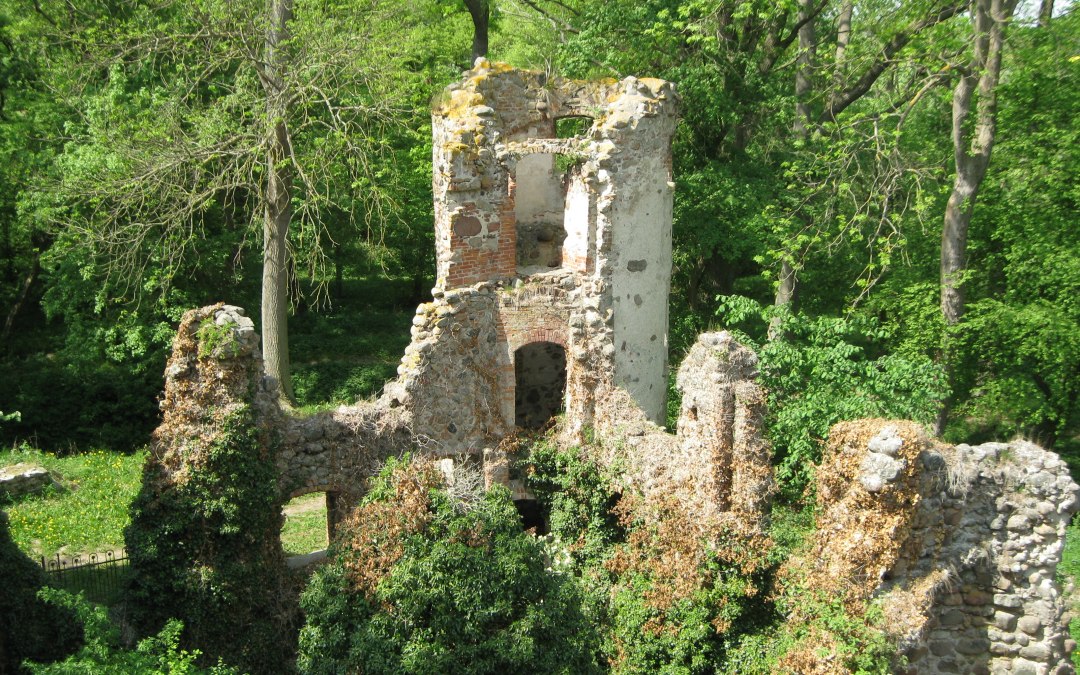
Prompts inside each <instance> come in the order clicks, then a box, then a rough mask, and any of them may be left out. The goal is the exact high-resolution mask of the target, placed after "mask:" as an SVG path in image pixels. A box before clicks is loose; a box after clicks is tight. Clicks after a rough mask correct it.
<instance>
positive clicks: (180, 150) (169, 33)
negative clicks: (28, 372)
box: [49, 0, 395, 399]
mask: <svg viewBox="0 0 1080 675" xmlns="http://www.w3.org/2000/svg"><path fill="white" fill-rule="evenodd" d="M384 5H385V3H380V2H378V1H377V0H369V1H368V2H366V3H360V4H357V3H344V2H331V3H325V2H315V1H311V0H271V1H270V2H263V1H262V0H246V1H245V2H225V1H224V0H201V1H200V2H196V3H181V2H178V1H172V0H169V1H167V2H164V3H151V2H145V1H143V0H121V1H120V2H119V3H118V8H117V11H111V12H109V13H102V14H100V15H97V16H94V15H90V14H87V15H85V16H83V15H78V16H79V17H80V19H81V20H80V21H79V22H78V23H76V24H74V25H67V24H63V23H61V22H59V21H54V22H52V23H50V24H49V25H51V26H52V28H51V29H50V30H52V31H54V32H55V35H56V38H57V41H58V42H59V43H60V44H66V45H68V46H70V48H71V52H72V53H74V52H80V55H81V56H82V59H81V60H75V59H73V58H70V57H68V60H67V61H66V62H65V63H66V65H68V66H70V67H71V68H73V69H74V70H75V72H76V73H77V74H78V75H77V76H76V77H72V76H63V77H61V76H59V75H63V74H62V73H59V74H58V78H57V82H56V83H54V84H55V86H56V87H57V91H58V93H59V95H60V96H62V97H64V98H65V99H66V100H67V101H68V102H69V103H70V105H71V106H72V107H73V108H75V109H76V110H78V111H79V112H80V114H81V116H82V124H81V125H76V126H74V127H73V131H74V134H73V135H74V137H73V139H72V141H71V142H70V143H68V146H67V152H66V154H65V157H64V158H62V162H61V167H62V171H61V176H62V182H61V184H60V185H59V186H53V189H54V190H55V191H56V192H57V194H58V195H59V196H60V199H62V200H64V201H65V202H66V204H68V207H67V208H65V209H64V210H62V211H56V212H55V214H54V215H55V225H56V227H57V229H58V231H59V232H60V235H61V236H62V237H66V239H67V241H68V243H69V244H70V245H72V246H76V247H79V248H82V249H84V250H88V252H89V254H90V256H89V257H90V258H91V259H93V260H95V261H98V262H99V265H100V268H101V269H103V270H105V271H106V274H107V275H108V279H109V281H107V283H106V286H108V287H110V288H111V287H113V286H115V287H116V288H115V289H113V290H111V291H110V292H111V293H115V294H117V295H119V296H121V297H134V296H138V295H140V294H143V293H145V292H146V288H147V286H148V284H147V282H146V280H147V279H148V278H154V279H156V280H157V282H156V283H157V284H158V285H159V286H162V287H167V286H168V284H169V280H170V279H171V278H172V277H173V276H174V275H175V274H177V273H178V272H179V271H180V270H181V269H182V268H183V265H184V261H185V259H186V258H188V257H191V256H192V255H195V254H198V252H199V248H200V242H201V240H202V239H203V237H204V236H205V234H206V231H207V229H208V228H211V229H213V228H218V227H222V226H225V227H229V226H230V224H235V225H237V226H241V227H245V228H250V229H251V230H253V231H257V232H259V231H261V233H262V237H261V248H262V253H263V263H264V265H263V277H262V278H263V283H262V289H261V295H262V300H261V303H260V304H261V309H262V315H261V332H262V335H263V351H264V358H265V359H266V366H267V372H268V374H269V375H270V376H272V377H274V378H276V379H277V380H278V381H279V382H280V383H281V388H282V392H283V394H284V395H285V397H286V398H288V399H291V396H292V391H291V379H290V369H289V356H288V329H287V317H288V313H289V303H290V295H289V293H290V290H292V291H293V292H295V291H296V289H297V288H298V286H297V284H296V283H295V276H296V272H297V270H298V269H306V271H307V272H308V273H309V275H310V276H318V275H319V274H320V273H321V270H322V269H323V268H324V266H326V265H327V264H328V263H327V258H326V255H325V252H324V243H325V242H326V241H327V240H331V239H330V236H329V231H328V229H327V225H326V220H327V218H328V216H329V215H330V214H333V215H334V217H335V218H336V217H339V216H340V215H341V214H346V217H347V218H348V219H349V220H350V221H351V222H352V223H353V224H355V225H358V226H361V227H364V226H368V227H370V226H373V225H374V226H375V227H381V224H380V223H378V222H376V221H378V220H379V217H378V210H379V208H380V207H379V200H380V195H381V194H382V190H381V189H380V182H379V181H378V180H377V179H376V178H375V175H376V173H377V171H378V169H377V167H378V166H379V163H378V162H377V161H375V157H376V156H377V155H379V154H380V153H381V152H382V150H383V145H382V141H381V136H382V134H381V132H380V131H379V128H380V127H381V126H383V125H384V124H385V123H387V122H388V120H389V119H390V115H389V112H388V111H389V110H390V109H391V108H392V106H393V101H394V91H395V87H394V85H393V83H392V78H393V74H394V71H392V70H391V69H390V68H388V67H387V66H388V64H390V63H391V62H392V59H390V58H388V57H387V56H386V55H385V54H384V53H382V52H383V50H386V49H388V48H389V46H390V43H389V41H387V40H384V39H382V38H381V37H378V38H377V37H376V33H377V31H376V29H380V30H381V28H380V24H381V22H383V21H384V19H385V16H384V11H385V10H386V8H385V6H384ZM361 186H364V188H365V189H361ZM331 241H332V240H331ZM232 253H233V254H234V255H235V254H236V252H235V251H233V252H232ZM150 268H158V269H156V270H153V271H152V270H151V269H150ZM151 286H152V285H151Z"/></svg>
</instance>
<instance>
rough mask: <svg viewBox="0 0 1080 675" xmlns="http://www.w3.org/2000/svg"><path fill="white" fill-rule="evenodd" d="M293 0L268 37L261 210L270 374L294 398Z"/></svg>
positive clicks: (274, 6) (284, 0)
mask: <svg viewBox="0 0 1080 675" xmlns="http://www.w3.org/2000/svg"><path fill="white" fill-rule="evenodd" d="M292 8H293V0H273V2H272V3H271V6H270V18H271V24H270V32H269V33H268V35H267V40H266V53H267V58H266V61H267V76H266V78H265V79H264V86H265V89H266V93H267V98H266V113H267V118H268V122H269V124H270V132H269V134H268V135H267V146H266V194H265V196H264V205H263V206H264V211H263V277H262V351H263V360H264V362H265V367H266V374H267V375H269V376H270V377H272V378H274V379H276V380H277V381H278V384H279V385H280V387H281V390H280V391H281V397H282V398H283V399H284V401H285V402H287V403H289V404H291V403H292V402H293V400H294V398H293V389H292V377H291V371H290V368H289V328H288V318H289V265H288V255H289V253H288V236H289V224H290V221H291V220H292V203H291V194H290V193H291V191H292V171H291V169H290V168H289V166H288V163H289V158H290V156H291V154H292V152H291V142H290V138H289V128H288V125H287V124H286V122H285V115H286V113H287V112H288V111H287V109H286V105H287V103H286V91H285V87H284V78H283V77H282V74H283V72H284V68H285V63H284V61H285V58H284V56H283V55H282V54H281V51H280V49H279V45H280V43H282V42H283V41H285V40H287V39H288V35H289V34H288V22H289V20H290V19H291V18H292Z"/></svg>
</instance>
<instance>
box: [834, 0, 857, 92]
mask: <svg viewBox="0 0 1080 675" xmlns="http://www.w3.org/2000/svg"><path fill="white" fill-rule="evenodd" d="M854 11H855V4H854V2H853V0H844V3H843V4H842V5H841V6H840V16H839V17H838V18H837V20H836V56H835V58H834V59H833V90H834V91H841V90H843V87H844V62H845V61H846V60H847V48H848V45H849V44H851V15H852V14H853V13H854Z"/></svg>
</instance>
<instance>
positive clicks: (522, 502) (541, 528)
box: [514, 499, 548, 534]
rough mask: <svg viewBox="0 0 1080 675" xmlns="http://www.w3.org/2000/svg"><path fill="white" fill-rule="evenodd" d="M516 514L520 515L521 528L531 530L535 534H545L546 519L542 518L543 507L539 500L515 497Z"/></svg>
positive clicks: (546, 531) (546, 530)
mask: <svg viewBox="0 0 1080 675" xmlns="http://www.w3.org/2000/svg"><path fill="white" fill-rule="evenodd" d="M514 506H515V507H517V512H518V515H519V516H521V528H522V529H523V530H533V532H535V533H536V534H547V533H548V529H547V521H546V520H545V519H544V509H543V507H541V506H540V502H538V501H536V500H535V499H515V500H514Z"/></svg>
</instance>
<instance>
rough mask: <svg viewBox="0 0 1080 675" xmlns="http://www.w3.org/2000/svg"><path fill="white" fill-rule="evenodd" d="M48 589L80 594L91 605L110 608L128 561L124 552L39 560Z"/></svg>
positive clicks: (57, 555) (116, 599)
mask: <svg viewBox="0 0 1080 675" xmlns="http://www.w3.org/2000/svg"><path fill="white" fill-rule="evenodd" d="M41 569H43V570H45V574H46V576H47V577H48V578H49V585H50V586H53V587H55V588H62V589H64V590H66V591H70V592H72V593H78V592H80V591H81V592H82V593H84V594H85V596H86V598H87V599H88V600H90V601H91V602H97V603H101V604H104V605H112V604H114V603H115V602H117V601H118V600H119V598H120V593H121V591H123V588H124V584H125V583H126V582H127V575H128V557H127V553H126V552H125V551H124V549H119V550H117V551H105V552H104V553H87V554H81V555H74V556H70V557H64V556H61V555H60V554H59V553H58V554H56V556H54V557H50V558H45V557H42V558H41Z"/></svg>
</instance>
